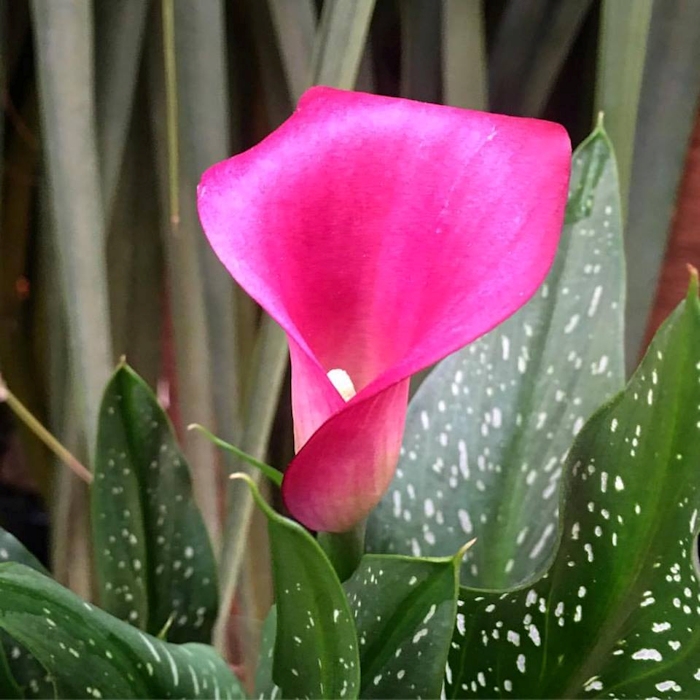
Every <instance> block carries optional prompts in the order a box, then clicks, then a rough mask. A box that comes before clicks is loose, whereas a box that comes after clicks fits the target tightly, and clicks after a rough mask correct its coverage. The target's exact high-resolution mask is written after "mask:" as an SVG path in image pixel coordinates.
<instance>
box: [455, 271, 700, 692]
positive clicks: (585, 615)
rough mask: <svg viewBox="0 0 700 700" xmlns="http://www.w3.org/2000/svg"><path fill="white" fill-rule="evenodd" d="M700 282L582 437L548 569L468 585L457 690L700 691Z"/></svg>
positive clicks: (570, 466) (458, 642) (569, 468)
mask: <svg viewBox="0 0 700 700" xmlns="http://www.w3.org/2000/svg"><path fill="white" fill-rule="evenodd" d="M697 291H698V290H697V278H695V280H694V282H693V283H692V285H691V291H690V294H689V296H688V299H687V300H686V301H685V302H684V303H682V304H681V306H680V307H679V309H678V310H677V311H676V312H675V313H674V314H673V315H672V317H671V318H670V320H668V321H667V322H666V324H665V325H664V326H663V327H662V329H661V330H660V331H659V333H658V334H657V336H656V338H655V340H654V342H653V343H652V345H651V347H650V349H649V352H648V353H647V355H646V357H645V359H644V361H643V362H642V365H641V366H640V368H639V369H638V370H637V372H636V374H635V375H634V377H633V378H632V380H631V381H630V384H629V386H628V387H627V389H626V390H625V391H624V392H623V393H622V394H620V395H618V396H617V397H616V398H615V399H613V400H612V401H611V402H610V403H609V404H607V405H606V406H605V407H603V408H602V409H601V410H599V411H598V412H596V414H595V415H594V416H593V417H592V418H591V420H590V421H589V422H588V424H587V425H586V426H585V428H584V429H583V430H582V431H581V434H580V435H579V437H578V438H577V440H576V442H575V444H574V446H573V448H572V450H571V453H570V455H569V458H568V460H567V464H566V467H565V472H566V475H567V477H566V479H567V485H566V494H567V499H566V502H565V505H564V506H563V518H562V523H561V529H560V533H561V539H560V544H559V549H558V552H557V555H556V558H555V559H554V561H553V564H552V566H551V568H550V569H549V571H548V573H547V574H546V575H545V576H544V577H543V578H542V579H541V580H539V581H538V582H537V583H535V584H534V585H531V586H526V587H524V588H522V589H520V590H518V591H515V592H512V593H504V594H497V593H484V592H478V591H472V590H466V589H465V590H463V591H462V594H461V603H460V605H461V608H460V611H459V613H458V621H457V631H456V634H455V639H454V641H455V644H454V648H453V650H452V653H451V656H450V661H449V665H450V674H448V678H449V679H451V681H450V682H449V683H448V688H447V696H448V697H460V698H462V697H484V696H495V695H500V696H514V697H538V698H542V697H583V696H585V697H616V698H619V697H697V696H698V695H699V694H700V661H699V658H700V624H699V622H700V583H699V581H698V566H697V536H698V529H699V527H700V521H698V512H699V510H700V480H699V479H698V464H700V304H699V303H698V298H697Z"/></svg>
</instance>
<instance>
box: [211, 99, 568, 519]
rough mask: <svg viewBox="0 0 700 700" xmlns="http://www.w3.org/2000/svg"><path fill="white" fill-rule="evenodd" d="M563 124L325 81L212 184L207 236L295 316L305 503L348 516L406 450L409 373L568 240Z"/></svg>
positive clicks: (492, 322) (523, 293)
mask: <svg viewBox="0 0 700 700" xmlns="http://www.w3.org/2000/svg"><path fill="white" fill-rule="evenodd" d="M570 159H571V147H570V143H569V139H568V137H567V135H566V132H565V131H564V129H563V128H562V127H561V126H558V125H556V124H552V123H549V122H545V121H539V120H533V119H518V118H513V117H505V116H499V115H495V114H487V113H482V112H473V111H468V110H462V109H456V108H451V107H443V106H438V105H432V104H424V103H420V102H413V101H410V100H403V99H395V98H388V97H379V96H375V95H367V94H362V93H353V92H344V91H340V90H333V89H330V88H320V87H319V88H313V89H311V90H309V91H308V92H307V93H306V94H305V95H304V96H303V97H302V99H301V101H300V103H299V106H298V108H297V110H296V112H295V113H294V114H293V115H292V117H290V118H289V119H288V120H287V121H286V122H285V123H284V124H283V125H282V126H281V127H280V128H279V129H277V130H276V131H275V132H274V133H272V134H271V135H270V136H268V137H267V138H266V139H265V140H264V141H262V142H261V143H260V144H258V145H257V146H255V147H254V148H252V149H250V150H248V151H246V152H245V153H241V154H240V155H237V156H235V157H233V158H230V159H229V160H226V161H224V162H222V163H218V164H217V165H214V166H213V167H211V168H210V169H209V170H208V171H207V172H206V173H205V174H204V176H203V178H202V182H201V184H200V186H199V191H198V205H199V214H200V218H201V221H202V224H203V226H204V230H205V232H206V234H207V237H208V239H209V241H210V243H211V245H212V247H213V249H214V251H215V252H216V253H217V255H218V256H219V258H220V259H221V261H222V263H223V264H224V265H225V266H226V268H227V269H228V271H229V272H230V273H231V275H232V276H233V277H234V278H235V279H236V280H237V282H238V283H239V284H240V285H241V286H242V287H243V289H245V290H246V291H247V292H248V294H250V295H251V296H252V297H253V298H254V299H256V300H257V301H258V302H259V303H260V305H261V306H262V307H263V308H264V309H265V310H266V311H267V312H268V313H269V314H270V315H271V316H272V317H273V318H274V319H275V320H276V321H277V322H278V323H279V324H280V325H281V326H282V328H283V329H284V331H285V332H286V334H287V337H288V340H289V347H290V352H291V362H292V404H293V413H294V433H295V443H296V456H295V458H294V459H293V461H292V462H291V464H290V465H289V466H288V468H287V470H286V472H285V475H284V481H283V484H282V493H283V497H284V500H285V503H286V505H287V507H288V509H289V511H290V512H291V514H292V515H293V516H294V517H295V518H297V519H298V520H299V521H300V522H302V523H303V524H304V525H306V526H307V527H309V528H310V529H312V530H321V531H330V532H342V531H345V530H348V529H350V528H351V527H352V526H353V525H355V524H356V523H357V522H359V521H360V520H361V519H363V518H365V517H366V516H367V515H368V514H369V512H370V511H371V510H372V508H374V506H375V505H376V504H377V503H378V502H379V500H380V498H381V497H382V495H383V493H384V492H385V490H386V489H387V488H388V486H389V483H390V482H391V479H392V476H393V474H394V471H395V468H396V464H397V461H398V456H399V450H400V447H401V439H402V435H403V429H404V420H405V415H406V408H407V401H408V383H409V379H410V377H411V375H412V374H414V373H415V372H417V371H419V370H420V369H423V368H425V367H427V366H429V365H431V364H433V363H434V362H436V361H437V360H439V359H441V358H442V357H444V356H446V355H448V354H449V353H451V352H454V351H455V350H457V349H459V348H461V347H463V346H464V345H466V344H468V343H470V342H471V341H473V340H475V339H476V338H478V337H479V336H481V335H483V334H484V333H486V332H487V331H489V330H491V329H492V328H494V326H496V325H497V324H499V323H500V322H501V321H503V320H504V319H506V318H507V317H508V316H510V315H511V314H512V313H513V312H515V311H516V310H517V309H518V308H520V307H521V306H522V305H523V304H524V303H525V302H526V301H527V300H528V299H529V298H530V296H531V295H532V294H533V293H534V292H535V290H536V289H537V287H538V286H539V285H540V283H541V282H542V280H543V279H544V277H545V275H546V273H547V271H548V270H549V267H550V265H551V263H552V260H553V258H554V254H555V250H556V247H557V242H558V240H559V234H560V230H561V226H562V221H563V216H564V207H565V204H566V196H567V187H568V180H569V168H570Z"/></svg>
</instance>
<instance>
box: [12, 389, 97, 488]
mask: <svg viewBox="0 0 700 700" xmlns="http://www.w3.org/2000/svg"><path fill="white" fill-rule="evenodd" d="M2 402H4V403H6V404H7V405H8V406H9V407H10V409H11V410H12V412H13V413H14V414H15V415H16V416H17V418H19V419H20V420H21V421H22V422H23V423H24V424H25V425H26V426H27V428H29V430H31V431H32V433H34V435H36V437H37V438H39V440H41V441H42V442H43V443H44V444H45V445H46V447H48V448H49V449H50V450H51V452H53V453H54V454H55V455H56V457H58V459H60V460H61V461H62V462H63V463H64V464H65V465H66V466H67V467H68V468H69V469H70V470H71V471H72V472H73V473H74V474H75V475H76V476H78V477H79V478H80V479H82V480H83V481H84V482H85V483H86V484H90V483H92V473H91V472H90V470H89V469H88V468H87V467H85V466H84V465H83V464H82V463H81V462H80V460H78V459H77V458H76V457H75V456H74V455H73V454H71V452H70V451H69V450H68V449H66V448H65V447H64V446H63V445H62V444H61V443H60V442H59V441H58V440H57V439H56V438H55V437H54V436H53V435H52V434H51V433H50V432H49V431H48V430H47V429H46V428H45V427H44V426H43V425H42V424H41V422H40V421H39V420H38V419H37V418H36V417H35V416H34V415H33V414H32V412H31V411H30V410H29V409H28V408H27V407H26V406H25V405H24V404H23V403H22V402H21V401H20V400H19V399H18V398H17V397H16V396H15V395H14V394H13V393H12V392H11V391H10V390H9V388H8V387H7V385H6V384H5V383H4V382H3V380H2V377H1V376H0V403H2Z"/></svg>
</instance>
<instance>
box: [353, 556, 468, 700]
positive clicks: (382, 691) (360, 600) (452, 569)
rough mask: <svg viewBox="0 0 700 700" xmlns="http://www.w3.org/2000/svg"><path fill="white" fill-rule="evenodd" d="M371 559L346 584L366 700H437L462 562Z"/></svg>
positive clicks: (383, 557)
mask: <svg viewBox="0 0 700 700" xmlns="http://www.w3.org/2000/svg"><path fill="white" fill-rule="evenodd" d="M460 559H461V554H460V555H458V556H457V557H456V558H452V559H432V560H428V559H412V558H409V557H399V556H386V555H380V556H377V555H368V556H366V557H364V558H363V559H362V562H361V563H360V566H359V568H358V569H357V571H356V572H355V574H354V575H353V577H352V578H351V579H350V580H349V581H347V583H346V584H345V590H346V591H347V594H348V598H349V600H350V605H351V606H352V608H353V614H354V616H355V624H356V625H357V634H358V638H359V642H360V667H361V669H362V690H361V693H360V697H362V698H421V697H423V698H436V697H439V696H440V690H441V689H442V684H443V679H444V675H445V663H446V661H447V654H448V652H449V646H450V640H451V638H452V630H453V629H454V624H455V614H456V612H457V598H458V595H459V560H460Z"/></svg>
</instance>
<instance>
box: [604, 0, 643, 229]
mask: <svg viewBox="0 0 700 700" xmlns="http://www.w3.org/2000/svg"><path fill="white" fill-rule="evenodd" d="M653 5H654V2H653V0H637V2H634V3H632V4H629V5H628V4H626V3H621V2H617V0H603V3H602V11H601V19H600V34H599V38H598V76H597V79H596V109H597V110H598V111H600V112H603V113H604V114H605V121H606V124H607V125H608V130H609V132H610V139H611V140H612V142H613V145H614V146H615V152H616V153H617V160H618V163H619V168H620V192H621V195H622V210H623V214H624V215H623V218H624V219H626V218H627V216H626V214H627V210H628V201H627V199H628V195H629V187H630V179H631V175H632V159H633V155H634V135H635V130H636V127H637V111H638V109H639V96H640V92H641V88H642V76H643V74H644V63H645V60H646V55H647V39H648V36H649V29H650V26H651V14H652V7H653Z"/></svg>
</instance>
